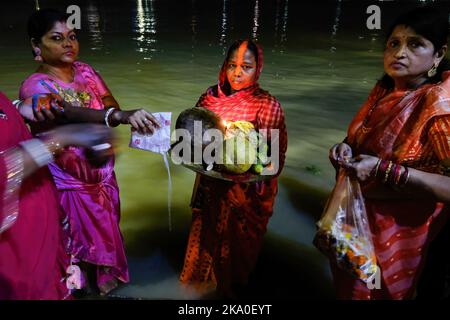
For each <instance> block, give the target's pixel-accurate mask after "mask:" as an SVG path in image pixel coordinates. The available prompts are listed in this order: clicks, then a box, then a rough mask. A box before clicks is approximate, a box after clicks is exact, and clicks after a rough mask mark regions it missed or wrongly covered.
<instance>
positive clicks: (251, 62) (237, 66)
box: [219, 40, 263, 94]
mask: <svg viewBox="0 0 450 320" xmlns="http://www.w3.org/2000/svg"><path fill="white" fill-rule="evenodd" d="M262 65H263V54H262V49H261V47H260V46H259V45H257V44H256V43H254V42H253V41H251V40H237V41H235V42H234V43H233V44H232V45H231V46H230V48H229V49H228V52H227V55H226V57H225V60H224V62H223V65H222V68H221V69H220V73H219V86H220V89H221V90H222V91H223V92H225V93H226V94H232V93H234V92H236V91H240V90H242V89H247V88H249V87H252V86H254V85H255V84H256V82H257V81H258V78H259V76H260V74H261V71H262Z"/></svg>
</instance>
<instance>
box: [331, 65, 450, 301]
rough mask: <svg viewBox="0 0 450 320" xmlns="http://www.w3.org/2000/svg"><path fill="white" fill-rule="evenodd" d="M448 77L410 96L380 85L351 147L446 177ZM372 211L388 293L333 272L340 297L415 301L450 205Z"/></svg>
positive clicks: (407, 204) (370, 204) (357, 121)
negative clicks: (441, 165)
mask: <svg viewBox="0 0 450 320" xmlns="http://www.w3.org/2000/svg"><path fill="white" fill-rule="evenodd" d="M443 78H444V81H442V82H441V83H439V84H434V85H433V84H426V85H423V86H422V87H420V88H418V89H416V90H415V91H410V92H406V91H401V92H400V91H394V92H388V91H387V90H385V89H383V88H382V87H381V86H380V85H377V86H376V87H375V88H374V89H373V90H372V92H371V94H370V96H369V98H368V100H367V102H366V103H365V104H364V105H363V106H362V108H361V109H360V110H359V112H358V113H357V115H356V116H355V118H354V119H353V121H352V122H351V124H350V126H349V130H348V142H349V144H350V146H351V147H352V149H353V150H354V155H357V154H369V155H374V156H377V157H380V158H382V159H386V160H392V161H394V162H396V163H400V164H402V165H405V166H407V167H411V168H415V169H418V170H422V171H427V172H432V173H441V172H440V169H439V163H440V162H441V161H442V160H444V159H447V158H450V72H447V73H446V74H444V77H443ZM371 110H372V111H371ZM363 122H365V124H364V125H363ZM392 192H395V191H394V190H393V191H392ZM366 208H367V213H368V216H369V223H370V226H371V231H372V236H373V241H374V245H375V253H376V255H377V259H378V265H379V267H380V269H381V278H382V288H381V289H378V290H377V289H374V290H369V289H368V288H367V287H366V285H365V284H364V283H363V282H361V281H358V280H355V279H352V278H351V277H350V276H348V275H347V274H346V273H345V272H343V271H341V270H338V269H337V268H334V267H333V268H332V269H333V274H334V279H335V284H336V287H337V290H338V297H339V298H341V299H410V298H413V297H414V295H415V290H416V285H417V281H418V278H419V276H420V273H421V270H422V268H423V265H424V262H425V257H426V252H427V249H428V246H429V244H430V242H431V241H432V240H433V238H434V237H435V236H436V234H437V233H438V232H439V230H440V229H441V228H442V227H443V226H444V223H445V219H446V218H447V215H448V213H449V211H450V209H449V204H444V203H439V202H436V201H434V200H428V199H427V200H425V199H417V200H413V199H409V200H372V199H366Z"/></svg>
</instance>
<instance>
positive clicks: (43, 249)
mask: <svg viewBox="0 0 450 320" xmlns="http://www.w3.org/2000/svg"><path fill="white" fill-rule="evenodd" d="M0 115H1V116H0V152H1V151H4V150H6V149H9V148H11V147H13V146H16V145H17V144H18V143H19V142H21V141H24V140H28V139H31V134H30V132H29V131H28V129H27V127H26V126H25V124H24V122H23V120H22V118H21V117H20V114H19V113H18V112H17V111H16V109H15V108H14V106H13V105H12V104H11V102H10V101H9V100H8V99H7V98H6V97H5V96H4V95H3V94H1V93H0ZM6 178H7V171H6V165H5V162H4V158H3V156H2V155H1V154H0V210H1V211H0V213H3V209H4V203H3V199H4V191H5V181H6ZM18 205H19V215H18V217H17V220H16V222H15V223H14V224H13V225H12V226H11V227H10V228H9V229H6V231H4V232H3V233H1V234H0V300H4V299H20V300H37V299H42V300H55V299H64V298H68V297H69V294H70V293H69V291H68V289H67V288H66V285H65V281H64V277H65V269H66V267H67V266H68V263H69V261H68V260H69V256H68V255H67V254H66V253H65V250H64V246H63V231H62V223H61V220H62V218H63V217H62V213H61V211H60V210H59V209H58V208H59V205H58V199H57V195H56V190H55V187H54V185H53V181H52V179H51V175H50V173H49V172H48V169H47V168H42V169H40V170H38V171H37V172H35V173H34V174H33V175H31V176H30V177H28V178H26V179H25V180H24V181H23V183H22V185H21V188H20V195H19V203H18ZM2 216H3V214H0V217H2ZM0 223H1V221H0Z"/></svg>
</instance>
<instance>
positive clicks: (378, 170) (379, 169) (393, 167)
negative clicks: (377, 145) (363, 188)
mask: <svg viewBox="0 0 450 320" xmlns="http://www.w3.org/2000/svg"><path fill="white" fill-rule="evenodd" d="M409 175H410V173H409V170H408V168H407V167H405V166H401V165H399V164H396V163H394V162H392V161H388V160H382V159H379V160H378V162H377V164H376V165H375V167H374V169H373V171H372V176H373V177H374V178H375V179H376V180H378V181H379V182H381V183H383V184H386V185H390V186H396V187H404V186H405V185H406V184H407V183H408V181H409Z"/></svg>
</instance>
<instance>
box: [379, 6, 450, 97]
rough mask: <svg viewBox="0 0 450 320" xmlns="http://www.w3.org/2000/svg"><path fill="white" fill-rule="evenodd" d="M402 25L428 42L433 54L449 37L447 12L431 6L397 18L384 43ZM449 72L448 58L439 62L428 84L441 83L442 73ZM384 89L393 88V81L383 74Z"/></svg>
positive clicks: (415, 9)
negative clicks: (432, 48)
mask: <svg viewBox="0 0 450 320" xmlns="http://www.w3.org/2000/svg"><path fill="white" fill-rule="evenodd" d="M399 25H404V26H406V27H409V28H411V29H413V30H414V32H416V33H417V34H419V35H421V36H422V37H424V38H425V39H427V40H429V41H430V42H431V43H432V44H433V46H434V52H435V53H436V52H437V51H438V50H440V49H442V47H443V46H444V45H446V44H447V41H448V35H449V27H450V26H449V14H448V11H447V10H438V9H437V8H435V7H432V6H423V7H417V8H414V9H412V10H411V11H409V12H407V13H405V14H403V15H401V16H399V17H398V18H397V19H396V20H395V21H394V23H393V24H392V25H391V27H390V28H389V29H388V32H387V34H386V42H387V40H388V39H389V37H390V36H391V34H392V32H394V29H395V28H396V27H397V26H399ZM447 70H450V62H449V60H448V58H445V57H444V59H442V60H441V62H440V63H439V66H438V68H437V72H436V75H435V76H433V77H431V78H429V79H428V82H430V83H437V82H440V81H442V73H443V72H444V71H447ZM380 81H381V84H382V85H383V86H384V87H386V88H389V89H390V88H393V87H394V80H393V79H392V78H391V77H389V76H388V75H387V74H385V75H384V76H383V77H382V79H381V80H380Z"/></svg>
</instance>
